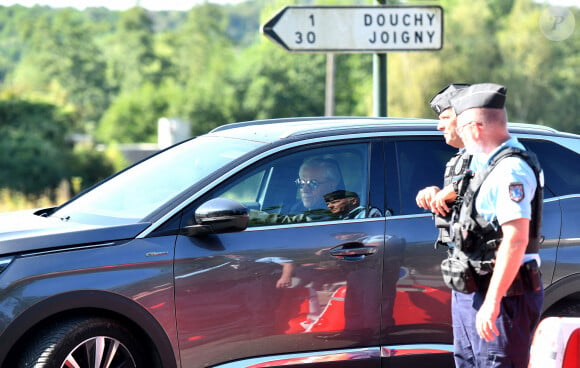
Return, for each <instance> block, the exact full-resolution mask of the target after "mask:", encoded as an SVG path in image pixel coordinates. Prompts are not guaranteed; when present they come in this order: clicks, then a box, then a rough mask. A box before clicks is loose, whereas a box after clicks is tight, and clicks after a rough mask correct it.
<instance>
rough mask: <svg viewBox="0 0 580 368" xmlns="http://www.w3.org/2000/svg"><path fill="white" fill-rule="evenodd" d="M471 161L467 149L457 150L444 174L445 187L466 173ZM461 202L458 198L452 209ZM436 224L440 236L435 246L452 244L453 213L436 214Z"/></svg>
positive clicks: (446, 166) (457, 206)
mask: <svg viewBox="0 0 580 368" xmlns="http://www.w3.org/2000/svg"><path fill="white" fill-rule="evenodd" d="M470 162H471V155H470V154H468V153H467V152H466V151H465V150H461V151H459V152H457V153H456V154H455V155H453V157H451V159H449V161H448V162H447V164H446V165H445V173H444V174H443V187H446V186H448V185H451V184H452V183H453V179H454V178H457V177H459V176H462V175H464V174H465V171H466V170H467V168H468V167H469V163H470ZM459 205H460V202H459V201H458V200H457V199H456V200H455V201H454V202H453V203H452V204H451V205H450V207H451V210H452V212H453V210H454V208H459ZM435 226H437V228H438V229H439V236H438V237H437V241H436V242H435V248H438V247H439V246H440V245H445V246H450V243H451V242H452V241H453V239H452V238H451V233H450V227H451V213H450V214H448V215H447V216H445V217H443V216H440V215H435Z"/></svg>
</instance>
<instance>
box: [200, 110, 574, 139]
mask: <svg viewBox="0 0 580 368" xmlns="http://www.w3.org/2000/svg"><path fill="white" fill-rule="evenodd" d="M437 122H438V120H436V119H421V118H389V117H355V116H353V117H345V116H342V117H301V118H300V117H296V118H281V119H267V120H254V121H246V122H239V123H231V124H226V125H222V126H220V127H217V128H215V129H213V130H212V131H211V132H210V133H208V134H210V135H219V136H228V137H236V138H242V139H249V140H255V141H260V142H264V143H270V142H274V141H277V140H281V139H285V138H292V137H299V136H305V135H309V136H311V135H335V134H346V133H355V132H356V133H360V134H362V133H368V132H377V131H379V132H398V131H405V132H435V131H437ZM508 126H509V129H510V131H511V132H513V133H520V134H538V135H562V134H563V133H561V132H559V131H558V130H556V129H553V128H550V127H546V126H542V125H535V124H526V123H509V124H508Z"/></svg>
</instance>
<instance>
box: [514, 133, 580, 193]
mask: <svg viewBox="0 0 580 368" xmlns="http://www.w3.org/2000/svg"><path fill="white" fill-rule="evenodd" d="M521 142H522V144H523V145H524V146H525V147H526V148H527V149H529V150H531V151H533V152H534V153H535V154H536V155H537V156H538V160H539V161H540V165H541V166H542V169H543V170H544V183H545V188H544V189H545V190H544V198H550V197H554V196H556V197H559V196H565V195H570V194H578V193H580V171H579V170H578V168H580V155H578V154H577V153H576V152H574V151H571V150H569V149H567V148H565V147H562V146H560V145H559V144H557V143H554V142H549V141H544V140H532V139H529V140H528V139H521Z"/></svg>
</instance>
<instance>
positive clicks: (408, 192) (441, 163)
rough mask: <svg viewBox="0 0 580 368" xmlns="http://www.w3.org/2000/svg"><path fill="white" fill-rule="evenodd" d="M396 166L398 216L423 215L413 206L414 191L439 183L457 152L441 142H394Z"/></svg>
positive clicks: (438, 184) (414, 202)
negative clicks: (399, 203) (399, 194)
mask: <svg viewBox="0 0 580 368" xmlns="http://www.w3.org/2000/svg"><path fill="white" fill-rule="evenodd" d="M396 152H397V167H398V172H399V192H400V193H401V206H400V207H401V214H402V215H409V214H416V213H423V212H424V210H423V209H421V208H419V207H417V204H416V201H415V198H416V196H417V192H418V191H419V190H420V189H423V188H425V187H427V186H431V185H436V186H438V187H441V186H442V184H443V174H444V171H445V164H446V163H447V161H449V159H450V158H451V157H452V156H453V155H454V154H455V153H457V149H456V148H453V147H450V146H449V145H447V144H446V143H445V141H444V140H442V139H437V140H429V139H424V140H403V141H398V142H397V147H396Z"/></svg>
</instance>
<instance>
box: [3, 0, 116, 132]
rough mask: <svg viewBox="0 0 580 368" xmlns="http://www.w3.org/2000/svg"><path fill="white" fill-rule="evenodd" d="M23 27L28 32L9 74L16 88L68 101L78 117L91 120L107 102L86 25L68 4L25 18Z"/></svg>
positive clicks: (98, 61)
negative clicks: (19, 57)
mask: <svg viewBox="0 0 580 368" xmlns="http://www.w3.org/2000/svg"><path fill="white" fill-rule="evenodd" d="M32 22H34V23H32ZM25 27H27V28H28V29H29V30H30V31H29V32H28V44H27V48H26V50H25V51H24V59H23V61H22V63H21V66H20V65H19V67H18V68H17V70H16V76H15V78H14V84H15V85H16V86H17V88H20V87H19V86H22V89H24V90H28V91H32V92H36V93H37V94H41V93H42V94H44V95H46V94H48V96H50V100H51V101H52V102H55V103H60V104H63V105H65V104H69V105H70V106H72V108H73V109H74V111H75V113H76V115H77V116H78V118H79V120H80V121H83V122H85V123H87V122H95V121H97V120H98V118H99V116H100V115H101V114H102V112H103V111H104V109H105V108H106V106H107V104H108V100H107V91H108V87H107V85H106V83H105V63H104V60H103V59H102V53H101V52H100V50H99V49H98V48H97V46H96V45H95V42H94V40H93V34H92V30H91V28H90V27H88V26H87V25H86V23H84V22H83V19H82V18H81V17H80V16H79V14H78V12H77V11H73V10H71V9H65V10H60V11H58V13H57V14H56V16H54V18H51V17H49V16H48V15H47V16H42V17H39V19H35V20H29V21H28V24H27V25H25ZM29 93H31V92H29Z"/></svg>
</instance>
